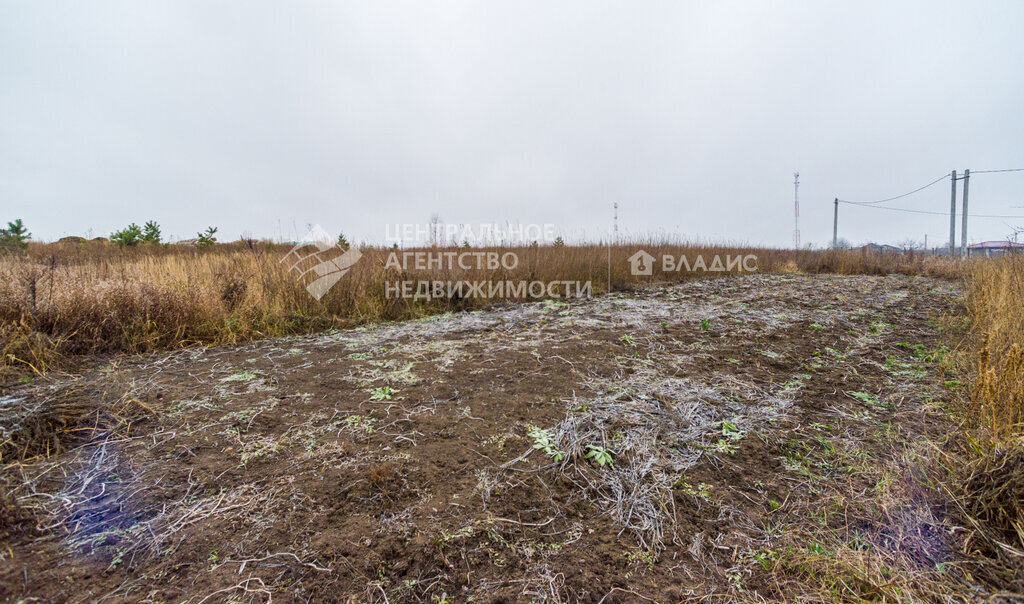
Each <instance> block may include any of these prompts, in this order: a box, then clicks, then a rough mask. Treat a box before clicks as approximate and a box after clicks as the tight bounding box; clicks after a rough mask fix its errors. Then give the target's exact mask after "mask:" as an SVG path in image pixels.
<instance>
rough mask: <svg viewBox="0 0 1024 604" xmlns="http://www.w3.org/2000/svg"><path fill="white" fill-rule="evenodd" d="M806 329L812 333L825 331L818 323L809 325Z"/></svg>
mask: <svg viewBox="0 0 1024 604" xmlns="http://www.w3.org/2000/svg"><path fill="white" fill-rule="evenodd" d="M807 327H808V328H809V329H810V330H812V331H821V330H822V329H825V326H824V325H822V324H821V323H818V322H814V323H811V324H810V325H808V326H807Z"/></svg>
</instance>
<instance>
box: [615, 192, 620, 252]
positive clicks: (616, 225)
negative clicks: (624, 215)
mask: <svg viewBox="0 0 1024 604" xmlns="http://www.w3.org/2000/svg"><path fill="white" fill-rule="evenodd" d="M618 242H619V202H617V201H616V202H615V243H618Z"/></svg>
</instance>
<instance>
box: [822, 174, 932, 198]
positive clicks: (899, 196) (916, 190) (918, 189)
mask: <svg viewBox="0 0 1024 604" xmlns="http://www.w3.org/2000/svg"><path fill="white" fill-rule="evenodd" d="M947 178H949V174H943V175H942V176H940V177H939V178H936V179H935V180H933V181H931V182H930V183H928V184H926V185H925V186H923V187H918V188H916V189H914V190H913V191H910V192H907V193H904V194H902V195H897V196H895V197H887V198H885V199H876V200H875V201H850V200H848V199H840V200H839V201H841V202H843V203H852V204H854V205H872V204H876V203H885V202H887V201H893V200H896V199H901V198H903V197H906V196H908V195H913V194H914V193H917V192H918V191H924V190H925V189H927V188H928V187H930V186H932V185H936V184H938V183H940V182H942V181H944V180H946V179H947Z"/></svg>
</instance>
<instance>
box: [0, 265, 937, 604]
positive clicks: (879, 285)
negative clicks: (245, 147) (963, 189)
mask: <svg viewBox="0 0 1024 604" xmlns="http://www.w3.org/2000/svg"><path fill="white" fill-rule="evenodd" d="M955 295H956V291H955V286H954V285H953V284H951V282H948V281H942V280H936V279H930V278H917V277H904V276H889V277H873V276H855V277H849V276H813V277H811V276H804V275H791V276H785V275H772V276H769V275H756V276H744V277H724V278H720V279H706V280H697V281H692V282H688V283H684V284H680V285H673V286H658V287H654V288H651V289H646V290H642V291H636V292H629V293H620V294H613V295H608V296H602V297H600V298H595V299H592V300H581V301H572V302H571V303H563V302H556V301H546V302H542V303H537V304H523V305H514V306H513V305H510V306H503V307H499V308H495V309H492V310H487V311H482V312H472V313H465V314H458V315H453V316H452V315H447V316H440V317H432V318H431V319H429V320H421V321H413V322H404V323H390V324H382V325H376V326H373V327H369V328H364V329H356V330H350V331H341V332H332V333H327V334H322V335H318V336H313V337H303V338H288V339H279V340H265V341H260V342H256V343H253V344H249V345H245V346H241V347H232V348H203V349H190V350H185V351H178V352H174V353H167V354H159V355H146V356H136V357H120V358H116V359H113V360H110V362H108V363H104V364H102V365H100V364H97V366H96V367H94V368H92V369H89V370H88V371H84V372H82V373H81V374H80V375H75V376H61V377H51V378H46V379H44V380H39V381H37V382H36V383H32V384H27V385H19V386H17V387H8V388H7V389H6V390H5V391H4V392H2V393H0V394H2V395H3V396H2V397H0V441H6V442H5V445H4V447H0V451H3V453H4V457H3V460H4V463H5V464H6V466H5V467H4V469H3V473H2V481H3V482H2V483H0V485H2V488H3V489H4V493H3V498H2V499H0V506H2V507H0V599H3V600H4V601H9V602H16V601H47V602H49V601H52V602H64V601H74V602H92V601H110V602H172V601H173V602H191V603H197V602H229V601H231V602H250V601H251V602H263V601H270V600H271V599H273V600H274V601H277V602H292V601H295V602H312V601H315V602H321V601H359V602H364V601H370V602H390V603H397V602H419V601H438V602H467V601H476V602H513V601H568V602H577V601H578V602H602V601H603V602H613V601H615V602H626V601H637V602H641V601H658V602H674V601H680V600H687V599H693V598H700V597H707V598H721V599H745V598H750V599H753V598H757V597H766V598H785V597H787V595H792V593H793V592H792V591H790V589H791V586H789V585H788V584H786V583H785V582H784V581H785V577H783V578H782V581H783V582H782V583H780V575H779V567H778V564H777V562H778V559H779V558H780V557H782V556H784V555H785V552H786V551H787V548H792V547H794V545H793V543H794V541H793V539H792V535H793V534H794V532H796V531H797V529H800V530H803V529H801V528H800V527H804V526H810V527H811V529H808V530H812V529H813V530H819V529H820V528H821V527H824V528H826V529H828V530H832V531H833V532H834V533H836V534H842V535H843V536H842V539H843V540H846V541H850V542H853V540H854V538H855V537H856V534H857V531H858V530H860V529H861V528H863V529H864V530H865V531H866V530H868V528H869V527H858V526H857V523H856V522H852V521H849V520H847V521H842V518H843V517H844V516H843V514H841V513H840V514H835V513H833V514H824V512H825V511H826V510H824V509H823V508H825V507H826V506H825V504H824V503H823V502H824V501H825V499H823V493H825V492H826V489H828V488H835V489H839V488H842V489H845V490H846V491H849V492H862V493H863V494H864V495H863V499H862V500H859V501H852V502H848V505H854V506H861V507H870V506H872V505H873V503H872V499H871V498H872V493H878V492H880V491H879V490H878V483H879V482H880V481H881V480H882V478H880V477H879V476H880V473H879V470H878V469H879V468H884V467H889V466H890V465H892V464H894V463H895V464H900V463H903V461H901V459H900V458H899V456H900V455H902V454H904V453H905V451H906V447H905V446H904V445H905V444H906V443H908V442H925V441H939V440H941V437H942V435H943V434H944V433H945V432H946V431H947V430H948V429H949V422H948V420H947V419H946V417H945V414H944V411H943V403H944V401H945V400H947V399H948V398H949V393H950V390H949V388H952V387H955V384H951V383H947V380H948V378H947V377H945V376H943V375H942V374H941V366H940V364H939V363H938V362H936V359H935V358H932V357H930V356H929V355H928V354H927V351H936V350H941V344H942V340H941V334H940V333H939V332H938V328H937V327H936V325H937V323H936V318H937V317H939V316H941V315H943V314H945V313H949V312H951V311H953V310H954V305H955ZM923 351H924V352H923ZM58 408H60V409H75V410H79V411H76V413H74V414H72V413H70V412H68V413H65V414H56V413H54V412H52V411H49V412H48V410H52V409H58ZM535 445H536V446H535ZM545 445H546V446H547V448H545ZM604 453H606V454H607V455H608V456H609V457H607V458H604V457H603V454H604ZM588 455H589V457H588ZM14 459H18V460H23V461H13V460H14ZM608 460H610V461H608ZM599 461H607V463H605V464H604V465H600V464H599V463H598V462H599ZM850 489H852V491H850ZM907 505H908V506H910V507H913V505H914V504H913V502H908V504H907ZM917 509H918V510H919V511H921V513H920V514H918V515H917V516H910V517H911V518H919V520H915V521H912V522H910V524H913V523H914V522H919V523H920V524H919V525H916V524H913V526H902V527H898V531H897V532H899V534H901V535H906V534H913V535H916V536H917V537H916V539H918V541H914V542H913V543H909V542H904V541H906V540H903V541H901V543H903V544H902V545H900V546H899V547H904V548H914V551H915V552H916V553H915V555H916V556H918V557H919V558H920V560H921V564H922V566H923V567H929V568H930V567H933V566H936V565H941V564H944V563H949V564H953V563H955V562H956V560H957V557H956V556H957V555H956V552H955V548H954V547H953V546H952V544H950V543H947V539H948V536H947V535H943V534H941V533H940V532H939V531H935V530H934V529H933V528H932V526H933V525H932V524H931V522H932V520H929V519H928V517H927V516H928V514H929V513H930V512H929V510H930V509H931V508H929V507H928V506H927V502H924V503H921V504H920V506H919V507H918V508H917ZM817 511H821V512H823V513H822V514H817ZM816 514H817V515H816ZM846 517H847V518H849V516H848V515H847V516H846ZM935 522H938V521H935ZM814 527H817V528H816V529H815V528H814ZM870 528H871V530H877V527H870ZM893 530H894V531H896V530H897V529H896V528H894V529H893ZM844 531H845V533H844ZM803 546H806V547H808V548H809V549H810V550H811V551H812V552H813V551H814V548H815V547H816V544H814V543H804V544H803V545H798V547H803ZM792 589H795V587H792Z"/></svg>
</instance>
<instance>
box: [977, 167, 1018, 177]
mask: <svg viewBox="0 0 1024 604" xmlns="http://www.w3.org/2000/svg"><path fill="white" fill-rule="evenodd" d="M996 172H1024V168H1009V169H1007V170H975V171H974V172H971V174H972V175H974V174H995V173H996Z"/></svg>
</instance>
